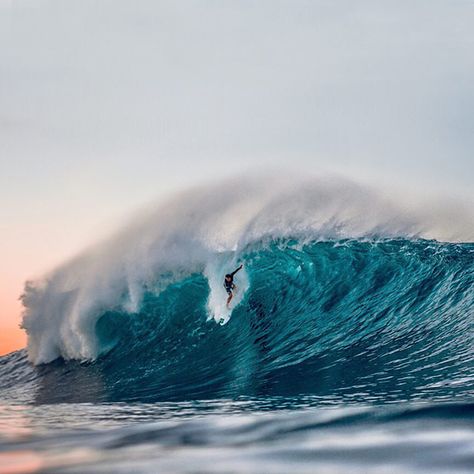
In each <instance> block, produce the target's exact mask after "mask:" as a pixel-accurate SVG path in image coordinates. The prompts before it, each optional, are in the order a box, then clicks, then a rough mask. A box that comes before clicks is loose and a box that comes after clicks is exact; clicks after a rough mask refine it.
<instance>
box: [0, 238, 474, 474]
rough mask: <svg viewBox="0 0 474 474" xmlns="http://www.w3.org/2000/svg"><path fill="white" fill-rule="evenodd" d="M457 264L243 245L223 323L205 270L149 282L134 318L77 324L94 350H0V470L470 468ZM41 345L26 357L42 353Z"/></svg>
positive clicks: (416, 248) (307, 246)
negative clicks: (86, 326) (85, 354)
mask: <svg viewBox="0 0 474 474" xmlns="http://www.w3.org/2000/svg"><path fill="white" fill-rule="evenodd" d="M234 257H235V256H234ZM473 257H474V244H442V243H438V242H433V241H425V240H404V239H396V240H384V241H377V242H374V241H354V240H343V241H330V242H307V241H306V242H299V241H296V240H280V241H272V242H266V243H264V242H259V243H255V244H252V245H249V246H247V247H246V248H245V249H244V250H243V251H242V252H240V253H239V255H238V259H239V261H243V262H244V265H245V267H244V268H245V274H242V275H241V276H239V275H238V276H237V279H236V283H237V284H239V283H240V300H239V302H238V304H237V305H236V306H235V307H234V308H233V310H232V312H231V314H230V315H229V316H230V319H229V321H228V322H227V323H226V324H224V325H220V324H216V322H215V320H214V319H213V318H211V319H209V318H210V311H211V310H212V307H211V308H210V303H209V302H210V301H211V300H212V298H211V296H212V295H211V293H212V292H213V291H214V292H218V291H222V292H223V294H222V298H223V299H224V300H225V296H226V295H225V291H224V289H223V288H222V289H221V288H219V289H217V288H213V284H212V283H211V282H210V280H209V278H208V271H204V269H203V270H202V271H199V268H198V269H197V270H193V271H192V272H189V273H188V274H186V273H184V274H183V275H182V276H181V277H180V278H178V279H177V278H174V279H172V280H169V283H168V284H166V285H164V286H163V285H162V286H161V287H160V290H159V291H158V290H156V288H157V287H158V286H159V285H158V283H159V281H163V280H166V278H167V276H166V275H156V285H150V284H148V285H147V286H145V287H144V288H143V296H142V298H141V303H140V305H139V307H138V308H137V310H135V311H127V310H125V309H124V305H123V304H120V305H119V304H117V305H115V306H110V305H109V306H108V307H107V306H105V305H104V306H103V307H100V308H99V309H96V313H95V317H94V318H93V319H90V320H88V321H89V322H90V321H92V322H93V324H92V323H91V324H92V325H90V335H91V339H87V338H86V342H85V343H87V344H91V341H93V342H94V347H95V348H96V349H97V357H95V358H92V359H89V360H85V359H84V360H82V361H81V360H65V359H66V358H65V357H58V358H56V359H55V360H52V361H51V362H49V363H46V364H38V365H32V364H31V363H30V362H28V360H27V354H26V351H19V352H16V353H13V354H10V355H8V356H5V357H3V358H1V359H0V399H1V404H2V407H1V411H0V428H1V433H2V434H1V438H0V465H3V467H0V472H10V471H11V472H74V473H76V472H77V473H85V472H110V473H113V472H265V473H267V472H268V473H271V472H278V473H280V472H281V473H287V472H364V473H365V472H418V471H426V472H472V470H473V468H474V423H473V422H474V405H473V403H474V399H473V395H474V260H473ZM239 278H240V279H241V281H240V282H239ZM31 291H33V290H31ZM37 293H38V292H37V291H36V293H35V298H41V295H40V296H38V295H37ZM70 294H72V293H68V294H67V295H66V296H64V294H62V295H61V298H62V299H61V301H65V303H64V304H65V305H66V306H67V305H68V304H70V303H68V301H69V300H68V298H70ZM216 294H217V295H219V293H216ZM27 296H28V295H27ZM58 298H59V297H58ZM121 298H124V299H127V298H129V295H127V294H123V295H122V296H121ZM31 299H32V297H31V296H30V300H31ZM35 301H37V300H35ZM26 304H27V305H28V298H27V300H26ZM61 304H62V303H61ZM212 316H216V315H215V314H213V315H212ZM217 319H218V318H217ZM25 326H26V328H27V330H28V331H29V332H30V333H31V334H33V335H35V334H37V333H36V332H35V331H36V328H35V327H33V322H32V321H28V320H27V322H26V325H25ZM86 334H87V333H86ZM42 337H43V338H42V339H41V340H40V343H39V344H37V345H35V347H34V350H35V351H36V352H35V353H37V354H46V353H51V351H49V349H51V348H50V347H48V344H51V341H50V340H49V339H47V340H45V339H44V336H42ZM64 340H66V341H67V337H63V338H62V339H58V338H56V339H55V340H54V341H56V342H54V344H56V346H57V347H54V348H53V349H54V351H56V352H58V353H63V354H66V353H67V348H64V347H61V343H60V342H58V341H64ZM35 342H38V341H35ZM47 349H48V350H47ZM2 460H3V463H2ZM5 466H7V467H5ZM14 466H16V468H18V469H19V471H13V469H14ZM2 469H3V470H2ZM9 469H10V471H9ZM28 469H30V471H28Z"/></svg>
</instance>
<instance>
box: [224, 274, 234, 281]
mask: <svg viewBox="0 0 474 474" xmlns="http://www.w3.org/2000/svg"><path fill="white" fill-rule="evenodd" d="M225 279H226V280H227V281H229V280H232V275H231V274H229V273H228V274H227V275H226V276H225Z"/></svg>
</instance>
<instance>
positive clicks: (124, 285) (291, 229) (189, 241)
mask: <svg viewBox="0 0 474 474" xmlns="http://www.w3.org/2000/svg"><path fill="white" fill-rule="evenodd" d="M438 224H439V223H438ZM439 228H440V227H439V225H438V231H436V226H433V225H432V224H430V220H429V218H428V217H426V216H425V217H421V214H420V213H419V212H418V213H417V212H413V213H410V214H408V213H407V212H406V210H405V212H402V211H401V210H400V209H399V208H398V207H397V206H396V205H394V204H393V202H388V201H387V200H385V199H382V198H381V197H380V195H379V194H377V193H376V192H374V191H369V190H367V189H365V188H362V187H360V186H357V185H355V184H353V183H349V182H346V181H341V180H339V179H325V180H324V182H322V181H315V180H306V181H304V180H299V181H298V182H297V183H296V184H295V183H294V182H293V183H292V184H291V185H290V184H288V180H287V179H286V180H281V181H278V180H276V179H272V180H267V181H263V182H262V181H259V180H254V181H252V180H250V181H248V182H247V181H245V182H244V181H242V180H236V181H229V182H226V183H224V184H221V185H219V186H216V187H214V188H212V189H210V188H205V189H195V190H192V191H189V192H187V193H185V194H183V195H180V196H178V197H176V198H174V199H173V200H170V201H169V202H167V203H165V204H164V205H162V206H161V207H160V208H158V209H152V210H148V211H147V212H144V213H143V214H142V215H141V216H140V217H139V218H137V219H136V220H135V221H134V222H132V223H130V224H129V226H127V227H126V228H125V229H124V230H123V231H122V232H120V233H119V234H118V235H116V236H115V237H114V238H112V239H110V240H108V241H106V242H104V243H103V244H101V245H98V246H97V247H95V248H92V249H89V250H88V251H86V252H85V253H84V254H82V255H80V256H78V257H77V258H75V259H74V260H72V261H70V262H67V263H66V264H65V265H63V266H62V267H60V268H58V269H56V270H55V271H54V272H52V273H51V274H50V275H48V276H47V277H45V278H44V279H43V280H40V281H37V282H29V283H27V285H26V289H25V294H24V295H23V303H24V305H25V315H24V320H23V326H24V328H25V329H26V331H27V333H28V358H29V360H30V361H31V362H33V363H34V364H35V365H37V366H38V368H37V370H36V371H33V373H34V374H36V376H39V377H40V379H41V381H40V390H39V391H38V395H37V397H38V400H40V401H46V402H48V401H54V400H60V401H67V400H69V401H72V400H76V401H85V400H87V401H96V400H111V401H117V400H119V401H120V400H130V401H132V400H141V401H154V400H188V399H197V398H223V397H224V398H225V397H236V396H242V395H246V396H266V395H268V396H284V397H286V396H293V395H301V394H308V395H312V396H321V397H322V399H324V400H326V401H328V402H329V403H332V402H341V401H342V402H347V401H392V400H408V399H417V398H430V399H433V398H434V399H438V398H439V399H453V398H456V397H465V396H467V395H468V394H469V393H471V394H472V392H473V388H474V377H473V375H472V374H473V372H474V371H473V369H474V365H473V357H472V353H473V348H474V331H473V321H474V314H473V310H474V293H473V291H474V290H473V282H474V281H473V279H474V264H473V252H474V245H473V244H469V243H440V242H437V241H434V240H427V238H428V237H433V234H434V236H438V234H436V232H441V231H440V230H439ZM458 234H459V232H458ZM239 262H243V263H244V269H243V270H242V271H241V272H239V273H238V274H237V278H236V284H237V285H238V287H239V288H238V290H239V291H238V293H237V295H236V297H235V299H234V301H233V305H232V309H231V310H227V309H226V308H225V300H226V297H227V295H226V293H225V290H224V288H223V286H222V280H223V275H224V274H225V273H227V272H229V271H231V270H233V269H234V268H235V267H236V266H237V264H238V263H239ZM17 357H20V358H22V357H23V356H22V355H19V356H17ZM15 364H16V365H15V366H16V367H20V368H21V367H22V363H21V361H16V363H15ZM9 370H10V372H9V374H8V377H9V379H10V380H13V379H15V377H16V378H17V379H20V378H22V377H23V378H24V379H25V380H27V381H28V383H30V382H31V378H32V377H35V375H32V373H31V369H28V371H26V373H25V374H23V375H22V374H21V370H20V369H18V370H16V369H15V370H13V375H12V373H11V372H12V370H11V367H10V369H9Z"/></svg>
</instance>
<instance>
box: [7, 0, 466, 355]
mask: <svg viewBox="0 0 474 474" xmlns="http://www.w3.org/2000/svg"><path fill="white" fill-rule="evenodd" d="M473 24H474V1H472V0H451V1H444V0H443V1H441V0H429V1H428V0H426V1H419V0H410V1H403V0H397V1H358V2H354V1H342V0H327V1H326V0H324V1H323V0H320V1H318V0H314V1H313V0H312V1H303V0H291V1H290V0H286V1H280V0H260V1H258V2H255V1H244V0H240V1H237V0H219V1H217V0H208V1H205V2H204V1H191V0H189V1H179V0H178V1H176V0H173V1H157V0H149V1H148V0H146V1H145V0H135V1H131V0H130V1H123V0H100V1H98V0H80V1H79V0H75V1H72V0H54V1H52V0H0V354H1V353H6V352H8V351H10V350H13V349H17V348H19V347H22V346H23V345H24V344H25V337H24V334H23V332H22V331H21V330H20V329H19V328H18V324H19V323H20V321H21V305H20V302H19V300H18V297H19V296H20V295H21V293H22V288H23V285H24V282H25V280H27V279H31V278H35V277H38V276H41V275H42V274H44V273H45V272H47V271H48V270H50V269H52V268H53V267H54V266H56V265H58V264H59V263H61V262H62V261H63V260H64V259H67V258H70V257H71V256H73V255H74V254H76V253H77V252H79V251H80V250H81V249H82V248H83V247H84V246H86V245H88V244H90V243H92V242H94V241H96V240H97V239H98V238H101V237H102V236H105V235H106V234H107V233H108V232H109V231H110V230H111V229H114V228H115V227H116V226H118V225H119V224H120V222H121V221H122V219H123V217H124V216H128V215H131V214H132V213H133V210H134V209H137V208H139V207H140V206H142V205H144V204H145V203H148V202H150V201H153V200H155V199H160V198H162V197H164V196H166V195H168V194H169V193H173V192H176V191H177V190H179V189H182V188H185V187H187V186H189V185H191V184H194V183H196V182H201V181H204V180H210V179H219V178H220V177H227V176H230V175H233V174H236V173H239V174H240V173H242V172H245V171H247V172H251V170H253V169H255V168H258V169H259V170H262V169H263V170H265V169H273V168H283V169H286V168H289V169H291V170H292V171H298V172H301V173H303V174H304V173H307V172H308V173H312V172H318V170H321V169H324V170H331V171H336V172H341V173H344V174H345V175H347V176H352V177H354V178H357V179H359V180H365V181H367V182H377V183H378V184H379V185H381V186H398V187H399V188H400V187H401V188H404V189H407V190H416V192H418V193H420V194H423V195H427V196H429V195H433V196H435V195H446V196H451V197H455V198H456V199H459V200H461V201H463V202H472V199H473V198H474V195H473V186H472V184H473V183H472V181H473V180H472V176H474V158H473V150H474V87H473V84H474V54H473V51H474V28H473V27H472V25H473ZM248 170H250V171H248Z"/></svg>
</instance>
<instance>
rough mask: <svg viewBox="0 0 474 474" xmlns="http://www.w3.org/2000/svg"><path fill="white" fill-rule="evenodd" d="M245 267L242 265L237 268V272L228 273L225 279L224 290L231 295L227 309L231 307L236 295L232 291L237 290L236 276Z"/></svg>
mask: <svg viewBox="0 0 474 474" xmlns="http://www.w3.org/2000/svg"><path fill="white" fill-rule="evenodd" d="M242 267H243V265H242V264H241V265H240V267H239V268H237V269H236V270H234V271H233V272H232V273H228V274H227V275H226V276H225V279H224V288H225V291H227V294H228V295H229V297H228V298H227V303H226V305H227V308H228V307H229V304H230V302H231V301H232V298H233V297H234V294H233V293H232V290H236V289H237V287H236V286H235V283H234V275H235V274H236V273H237V272H238V271H239V270H240V269H241V268H242Z"/></svg>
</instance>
